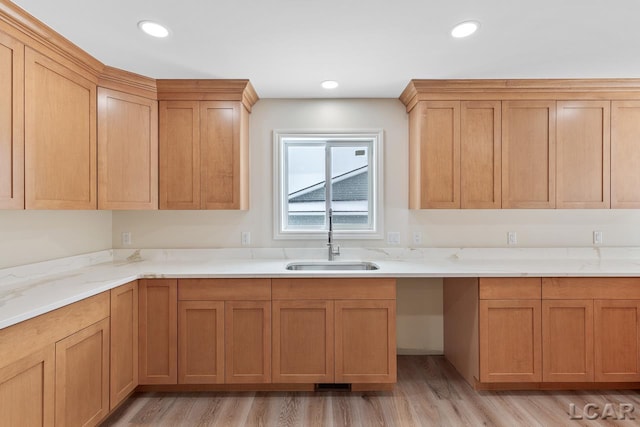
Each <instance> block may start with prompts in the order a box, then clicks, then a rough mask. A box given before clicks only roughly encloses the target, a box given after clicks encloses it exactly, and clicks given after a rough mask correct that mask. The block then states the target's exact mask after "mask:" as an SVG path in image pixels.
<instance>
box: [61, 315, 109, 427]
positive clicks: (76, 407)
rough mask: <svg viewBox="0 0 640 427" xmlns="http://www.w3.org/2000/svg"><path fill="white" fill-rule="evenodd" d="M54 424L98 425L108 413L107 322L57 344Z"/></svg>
mask: <svg viewBox="0 0 640 427" xmlns="http://www.w3.org/2000/svg"><path fill="white" fill-rule="evenodd" d="M55 390H56V391H55V396H56V397H55V424H56V425H57V426H92V425H97V424H98V423H99V422H100V421H101V420H102V419H103V418H104V417H105V416H107V414H108V413H109V319H108V318H106V319H103V320H101V321H100V322H98V323H95V324H93V325H91V326H89V327H87V328H85V329H83V330H81V331H79V332H76V333H75V334H73V335H70V336H68V337H67V338H65V339H63V340H62V341H59V342H57V343H56V383H55Z"/></svg>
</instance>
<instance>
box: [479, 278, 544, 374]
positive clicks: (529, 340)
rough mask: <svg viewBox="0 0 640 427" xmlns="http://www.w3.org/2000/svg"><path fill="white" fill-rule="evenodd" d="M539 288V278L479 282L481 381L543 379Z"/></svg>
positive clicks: (484, 280) (482, 280)
mask: <svg viewBox="0 0 640 427" xmlns="http://www.w3.org/2000/svg"><path fill="white" fill-rule="evenodd" d="M540 286H541V282H540V279H529V280H526V279H525V280H523V279H480V281H479V294H480V301H479V304H480V305H479V307H480V308H479V339H480V378H479V379H480V381H481V382H539V381H541V380H542V345H541V344H542V340H541V314H540V312H541V304H540ZM536 295H537V299H533V298H532V297H534V296H536Z"/></svg>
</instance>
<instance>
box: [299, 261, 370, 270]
mask: <svg viewBox="0 0 640 427" xmlns="http://www.w3.org/2000/svg"><path fill="white" fill-rule="evenodd" d="M378 269H380V267H378V266H377V265H376V264H374V263H372V262H366V261H362V262H359V261H356V262H330V261H324V262H322V261H320V262H292V263H291V264H288V265H287V270H303V271H304V270H311V271H314V270H315V271H317V270H323V271H333V270H341V271H342V270H378Z"/></svg>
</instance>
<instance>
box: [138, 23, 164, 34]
mask: <svg viewBox="0 0 640 427" xmlns="http://www.w3.org/2000/svg"><path fill="white" fill-rule="evenodd" d="M138 28H140V29H141V30H142V31H144V32H145V33H147V34H149V35H150V36H153V37H158V38H164V37H167V36H168V35H169V30H167V28H166V27H165V26H163V25H160V24H158V23H157V22H153V21H140V22H138Z"/></svg>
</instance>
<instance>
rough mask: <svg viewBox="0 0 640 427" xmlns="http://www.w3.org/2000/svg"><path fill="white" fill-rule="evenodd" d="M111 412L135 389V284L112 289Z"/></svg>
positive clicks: (136, 296)
mask: <svg viewBox="0 0 640 427" xmlns="http://www.w3.org/2000/svg"><path fill="white" fill-rule="evenodd" d="M110 376H111V388H110V392H111V394H110V399H109V401H110V404H111V409H113V408H115V407H116V406H118V404H119V403H120V402H121V401H122V400H123V399H125V398H126V397H127V396H128V395H129V394H130V393H131V392H133V390H134V389H135V388H136V387H137V386H138V282H137V281H134V282H131V283H127V284H126V285H122V286H119V287H117V288H114V289H111V375H110Z"/></svg>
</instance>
